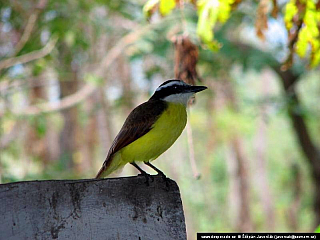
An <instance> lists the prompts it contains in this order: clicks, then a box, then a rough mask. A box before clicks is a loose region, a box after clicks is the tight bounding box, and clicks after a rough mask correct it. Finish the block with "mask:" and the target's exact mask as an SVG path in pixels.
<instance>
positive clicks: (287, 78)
mask: <svg viewBox="0 0 320 240" xmlns="http://www.w3.org/2000/svg"><path fill="white" fill-rule="evenodd" d="M274 70H275V71H276V72H277V74H278V75H279V77H280V79H281V82H282V85H283V88H284V91H285V94H286V96H287V108H288V114H289V116H290V119H291V122H292V126H293V129H294V130H295V133H296V136H297V139H298V142H299V143H300V147H301V149H302V151H303V153H304V155H305V156H306V158H307V160H308V162H309V166H310V170H311V173H312V177H313V181H314V187H315V191H314V194H315V198H314V211H315V226H318V225H319V224H320V150H319V147H318V146H316V144H315V143H314V141H313V140H312V139H311V136H310V133H309V130H308V127H307V125H306V122H305V116H303V115H302V113H301V112H300V111H299V108H301V104H300V100H299V97H298V95H297V92H296V89H295V86H296V83H297V81H298V79H299V77H300V76H299V75H298V74H295V73H294V72H293V71H291V70H287V71H285V72H283V71H281V70H280V68H277V67H274Z"/></svg>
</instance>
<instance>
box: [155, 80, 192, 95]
mask: <svg viewBox="0 0 320 240" xmlns="http://www.w3.org/2000/svg"><path fill="white" fill-rule="evenodd" d="M188 87H189V85H187V84H184V82H182V81H181V80H172V79H171V80H168V81H165V82H164V83H162V84H161V85H160V86H159V87H158V88H157V90H156V92H155V93H154V94H153V96H152V97H151V99H164V98H165V97H167V96H170V95H172V94H179V93H182V92H184V91H185V89H186V88H188Z"/></svg>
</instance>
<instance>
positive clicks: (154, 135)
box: [118, 103, 187, 164]
mask: <svg viewBox="0 0 320 240" xmlns="http://www.w3.org/2000/svg"><path fill="white" fill-rule="evenodd" d="M186 123H187V112H186V107H185V106H184V105H182V104H175V103H168V107H167V109H166V110H165V111H164V112H163V113H162V114H161V116H160V117H159V118H158V120H157V121H156V122H155V124H154V125H153V128H152V129H151V130H150V131H149V132H148V133H147V134H145V135H144V136H142V137H141V138H139V139H137V140H136V141H134V142H133V143H131V144H129V145H128V146H126V147H124V148H123V149H121V150H120V151H119V153H118V154H119V155H121V162H122V164H126V163H128V162H133V161H143V162H147V161H152V160H154V159H156V158H157V157H158V156H160V155H161V154H162V153H163V152H165V151H166V150H167V149H168V148H169V147H171V146H172V144H173V143H174V142H175V141H176V140H177V138H178V137H179V136H180V134H181V133H182V131H183V129H184V128H185V126H186ZM119 157H120V156H119Z"/></svg>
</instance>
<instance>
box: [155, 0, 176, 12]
mask: <svg viewBox="0 0 320 240" xmlns="http://www.w3.org/2000/svg"><path fill="white" fill-rule="evenodd" d="M175 7H176V1H175V0H160V6H159V8H160V9H159V10H160V13H161V15H162V16H165V15H168V14H169V13H170V12H171V11H172V10H173V9H174V8H175Z"/></svg>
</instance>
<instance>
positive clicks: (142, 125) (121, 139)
mask: <svg viewBox="0 0 320 240" xmlns="http://www.w3.org/2000/svg"><path fill="white" fill-rule="evenodd" d="M166 108H167V104H166V103H165V102H164V101H162V100H149V101H148V102H145V103H143V104H141V105H139V106H138V107H136V108H135V109H134V110H133V111H132V112H131V113H130V114H129V116H128V117H127V119H126V121H125V122H124V124H123V126H122V128H121V130H120V132H119V133H118V135H117V136H116V138H115V139H114V141H113V143H112V145H111V148H110V150H109V152H108V155H107V158H106V160H105V161H104V163H103V166H102V168H101V169H100V171H99V172H98V174H97V176H96V178H100V176H101V174H102V173H103V172H104V171H105V170H106V169H107V168H108V166H109V165H110V163H111V161H112V157H113V155H114V154H115V153H116V152H118V151H119V150H120V149H122V148H124V147H125V146H127V145H129V144H130V143H132V142H134V141H135V140H137V139H138V138H140V137H142V136H143V135H145V134H146V133H148V132H149V131H150V130H151V129H152V125H153V123H154V122H155V121H156V120H157V118H158V117H159V116H160V114H161V113H162V112H163V111H164V110H165V109H166Z"/></svg>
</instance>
